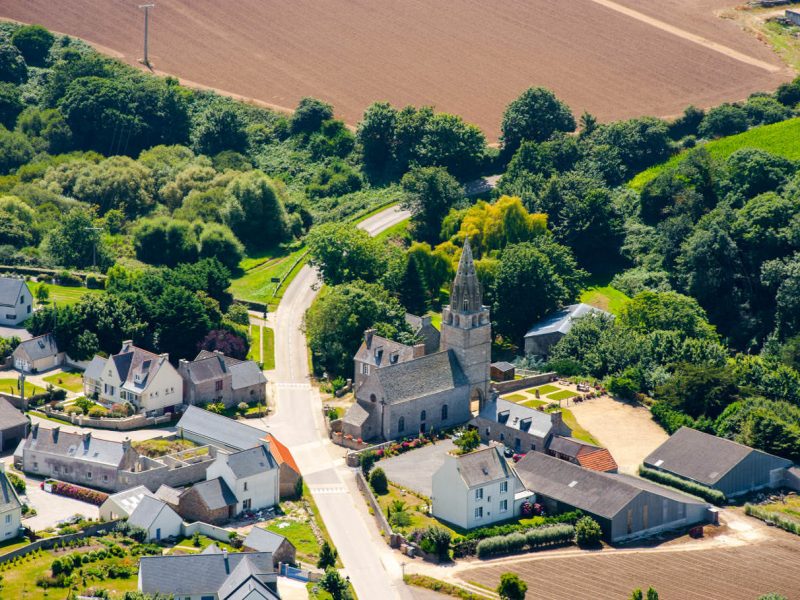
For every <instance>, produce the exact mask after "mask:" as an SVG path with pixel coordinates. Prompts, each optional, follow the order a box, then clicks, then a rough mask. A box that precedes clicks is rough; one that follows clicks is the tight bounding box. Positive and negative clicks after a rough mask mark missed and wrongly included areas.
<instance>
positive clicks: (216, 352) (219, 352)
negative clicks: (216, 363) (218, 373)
mask: <svg viewBox="0 0 800 600" xmlns="http://www.w3.org/2000/svg"><path fill="white" fill-rule="evenodd" d="M214 354H216V355H217V356H225V353H224V352H222V350H214Z"/></svg>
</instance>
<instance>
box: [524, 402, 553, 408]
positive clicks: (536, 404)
mask: <svg viewBox="0 0 800 600" xmlns="http://www.w3.org/2000/svg"><path fill="white" fill-rule="evenodd" d="M548 404H550V403H549V402H547V401H545V400H526V401H525V402H523V403H522V406H527V407H528V408H539V407H540V406H547V405H548Z"/></svg>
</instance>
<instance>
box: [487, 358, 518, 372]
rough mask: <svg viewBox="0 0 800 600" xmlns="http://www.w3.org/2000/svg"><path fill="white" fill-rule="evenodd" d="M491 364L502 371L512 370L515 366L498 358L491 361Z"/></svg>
mask: <svg viewBox="0 0 800 600" xmlns="http://www.w3.org/2000/svg"><path fill="white" fill-rule="evenodd" d="M492 366H493V367H494V368H495V369H498V370H500V371H504V372H505V371H513V370H514V369H515V368H516V367H514V365H512V364H511V363H510V362H507V361H505V360H499V361H497V362H493V363H492Z"/></svg>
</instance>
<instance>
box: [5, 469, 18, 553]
mask: <svg viewBox="0 0 800 600" xmlns="http://www.w3.org/2000/svg"><path fill="white" fill-rule="evenodd" d="M21 523H22V502H20V499H19V496H17V492H16V490H15V489H14V486H12V485H11V482H10V481H9V480H8V477H6V473H5V466H4V465H2V463H0V541H6V540H11V539H14V538H15V537H17V536H18V535H19V534H20V526H21Z"/></svg>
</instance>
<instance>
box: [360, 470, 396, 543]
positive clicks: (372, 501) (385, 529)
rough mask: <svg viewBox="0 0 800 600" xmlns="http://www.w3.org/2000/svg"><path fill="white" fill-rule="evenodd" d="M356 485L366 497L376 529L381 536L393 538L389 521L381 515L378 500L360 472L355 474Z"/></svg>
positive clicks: (381, 511)
mask: <svg viewBox="0 0 800 600" xmlns="http://www.w3.org/2000/svg"><path fill="white" fill-rule="evenodd" d="M356 484H357V485H358V489H359V490H361V493H362V494H364V496H366V498H367V502H368V503H369V505H370V508H372V511H373V513H374V515H375V520H376V521H378V527H380V529H381V534H382V535H384V536H385V537H388V538H390V539H392V538H394V537H395V536H394V535H393V534H394V532H393V531H392V526H391V525H389V521H387V520H386V515H384V514H383V510H382V509H381V505H380V504H379V503H378V499H377V498H376V497H375V494H374V493H373V492H372V488H371V487H369V483H367V480H366V478H365V477H364V474H363V473H362V472H361V471H358V472H357V473H356ZM390 545H391V544H390Z"/></svg>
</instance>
